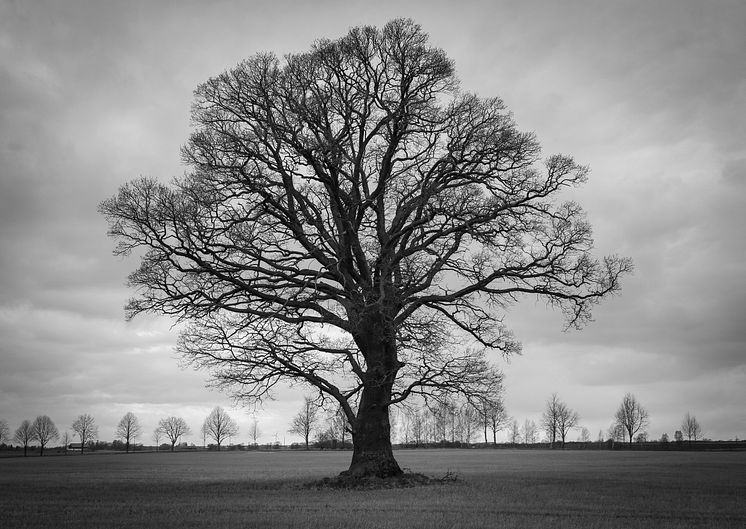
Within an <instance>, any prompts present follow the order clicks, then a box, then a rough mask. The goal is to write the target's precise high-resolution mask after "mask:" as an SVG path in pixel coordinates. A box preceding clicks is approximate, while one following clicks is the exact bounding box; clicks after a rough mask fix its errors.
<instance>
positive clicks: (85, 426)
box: [72, 413, 98, 455]
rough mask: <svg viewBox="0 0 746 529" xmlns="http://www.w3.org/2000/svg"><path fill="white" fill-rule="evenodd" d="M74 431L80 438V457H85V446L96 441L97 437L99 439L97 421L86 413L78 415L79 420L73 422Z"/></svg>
mask: <svg viewBox="0 0 746 529" xmlns="http://www.w3.org/2000/svg"><path fill="white" fill-rule="evenodd" d="M72 429H73V431H74V432H75V433H76V434H78V437H79V438H80V455H83V451H84V450H85V445H86V444H88V443H90V442H92V441H94V440H95V439H96V437H98V426H96V421H95V420H94V419H93V417H91V416H90V415H88V414H87V413H84V414H83V415H78V418H77V419H75V421H73V424H72Z"/></svg>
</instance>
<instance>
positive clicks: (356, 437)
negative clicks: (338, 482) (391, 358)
mask: <svg viewBox="0 0 746 529" xmlns="http://www.w3.org/2000/svg"><path fill="white" fill-rule="evenodd" d="M390 397H391V386H390V385H387V386H384V387H381V386H378V387H369V386H366V387H365V388H364V389H363V393H362V396H361V398H360V407H359V409H358V414H357V421H356V422H357V424H356V428H355V430H354V431H353V433H352V446H353V451H352V462H351V463H350V468H349V470H347V471H346V472H343V474H345V475H349V476H354V477H365V476H377V477H379V478H388V477H393V476H399V475H401V474H402V473H403V472H402V470H401V468H400V467H399V464H398V463H397V462H396V459H394V452H393V448H392V446H391V423H390V422H389V409H388V406H387V403H388V400H389V398H390Z"/></svg>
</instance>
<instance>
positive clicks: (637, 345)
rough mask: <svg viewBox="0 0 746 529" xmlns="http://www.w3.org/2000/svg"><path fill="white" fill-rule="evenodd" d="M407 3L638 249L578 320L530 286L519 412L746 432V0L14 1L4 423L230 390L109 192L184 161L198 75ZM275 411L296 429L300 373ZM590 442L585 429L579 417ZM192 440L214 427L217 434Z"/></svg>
mask: <svg viewBox="0 0 746 529" xmlns="http://www.w3.org/2000/svg"><path fill="white" fill-rule="evenodd" d="M402 16H404V17H411V18H413V19H414V20H415V21H416V22H418V23H419V24H421V25H422V27H423V28H424V30H425V31H427V32H428V33H429V34H430V37H431V42H432V43H433V44H434V45H436V46H439V47H441V48H443V49H444V50H445V51H446V52H447V53H448V55H449V56H450V57H451V58H452V59H453V60H454V61H455V64H456V69H457V72H458V75H459V78H460V79H461V83H462V88H463V89H464V90H467V91H472V92H476V93H478V94H479V95H481V96H485V97H487V96H500V97H502V98H503V99H504V101H505V102H506V104H507V106H508V108H509V109H510V110H511V111H512V112H513V113H514V116H515V119H516V121H517V123H518V125H519V127H520V128H521V129H523V130H529V131H534V132H535V133H536V134H537V136H538V138H539V140H540V142H541V143H542V145H543V148H544V153H545V154H547V155H549V154H552V153H555V152H562V153H565V154H571V155H573V156H575V158H576V159H577V160H578V161H580V162H581V163H584V164H587V165H589V166H590V168H591V171H592V173H591V176H590V181H589V183H588V184H587V185H585V186H584V187H583V188H582V189H580V190H578V191H577V192H576V193H574V197H573V198H574V199H576V200H578V201H580V202H581V204H582V205H583V206H584V207H585V208H586V210H587V212H588V215H589V219H590V221H591V223H592V224H593V226H594V234H595V238H596V247H597V252H598V254H599V256H600V255H603V254H608V253H619V254H621V255H624V256H629V257H631V258H632V259H633V260H634V262H635V266H636V270H635V274H634V275H633V276H631V277H629V278H627V279H626V281H625V282H624V285H623V291H622V295H621V296H619V297H616V298H613V299H609V300H607V301H606V302H605V303H603V304H602V305H601V306H600V307H598V308H597V309H596V311H595V319H596V321H595V322H594V323H593V324H591V325H590V326H589V327H588V328H586V329H585V330H583V331H582V332H568V333H563V332H562V328H563V321H562V317H561V315H560V314H558V313H554V312H551V311H548V310H546V309H545V308H544V306H543V305H542V304H536V303H535V301H534V300H527V301H526V302H525V303H523V304H522V305H520V306H519V307H517V308H516V309H515V310H514V311H512V312H511V313H510V314H509V315H508V317H507V320H506V321H507V322H508V323H509V324H510V325H511V326H512V328H513V329H514V331H515V332H516V335H517V336H518V337H519V338H520V339H521V340H522V342H523V346H524V353H523V355H522V356H520V357H517V358H514V359H512V360H511V361H510V362H509V363H506V362H505V361H503V360H502V359H499V358H497V357H496V361H497V363H498V365H499V367H501V369H503V371H504V372H505V375H506V404H507V408H508V412H509V413H510V414H511V415H513V416H514V417H515V418H516V419H518V420H519V421H520V422H522V421H523V420H524V419H526V418H530V419H533V420H535V421H536V422H537V423H538V421H539V420H540V416H541V411H542V408H543V406H544V402H545V401H546V399H547V398H548V397H549V395H550V394H551V393H552V392H555V391H556V392H557V393H558V394H559V396H560V398H561V399H562V400H564V401H565V402H567V403H568V404H569V405H570V406H571V407H573V408H574V409H575V410H577V411H578V412H579V413H580V416H581V424H582V425H584V426H586V427H587V428H588V429H589V430H590V431H591V436H592V437H593V438H594V439H595V438H596V436H597V434H598V431H599V430H601V429H603V430H604V431H606V430H607V428H608V426H609V424H610V423H611V420H612V416H613V414H614V411H615V409H616V407H617V406H618V404H619V402H620V401H621V399H622V397H623V396H624V394H625V393H626V392H632V393H634V394H635V395H636V396H637V397H638V399H639V400H640V402H641V403H642V404H643V405H644V406H646V407H647V408H648V410H649V412H650V426H649V428H648V432H649V434H650V436H651V437H652V438H658V437H660V436H661V434H662V433H664V432H667V433H668V434H669V436H671V437H673V433H674V431H675V430H676V429H679V425H680V423H681V419H682V418H683V416H684V414H685V413H686V412H687V411H689V412H691V413H693V414H694V415H696V417H697V418H698V420H699V422H700V423H701V424H702V426H703V428H704V432H705V435H706V436H707V437H712V438H715V439H731V438H736V437H738V438H741V439H742V438H744V437H746V406H744V404H743V403H744V402H746V236H744V228H745V227H746V61H745V60H744V57H746V31H744V21H746V4H745V3H744V2H743V1H742V0H734V1H721V0H714V1H713V0H708V1H704V0H700V1H684V0H670V1H650V0H639V1H609V2H602V1H588V2H577V1H562V2H559V1H558V2H549V1H546V2H531V1H527V2H526V1H524V2H508V1H495V0H491V1H482V2H471V1H466V0H461V1H459V2H455V1H449V2H438V1H432V0H428V1H422V2H406V1H402V0H399V1H394V2H389V1H384V0H376V1H370V0H367V1H364V2H355V1H349V0H347V1H336V0H329V1H314V2H289V1H283V0H271V1H266V2H260V1H244V2H240V1H216V2H204V1H200V2H160V3H159V2H155V1H144V2H136V1H130V2H115V1H94V0H91V1H88V2H83V1H73V0H65V1H53V0H49V1H39V0H35V1H33V2H27V1H18V2H14V1H11V0H0V419H4V420H5V421H7V422H8V424H9V426H10V428H11V430H15V428H16V427H17V426H18V425H19V424H20V422H21V421H22V420H23V419H25V418H29V419H33V418H34V417H35V416H36V415H39V414H46V415H49V416H50V417H51V418H52V419H53V420H54V421H55V422H56V424H57V426H58V428H59V429H60V431H61V432H63V431H65V430H68V431H70V430H71V429H70V425H71V423H72V422H73V420H74V418H75V417H76V416H78V415H79V414H82V413H90V414H91V415H93V416H94V417H95V419H96V421H97V423H98V425H99V437H100V438H101V439H104V440H111V439H113V438H114V430H115V427H116V424H117V422H118V421H119V419H120V418H121V416H122V415H123V414H124V413H126V412H127V411H133V412H135V414H136V415H138V416H139V417H140V420H141V422H142V423H143V426H144V429H145V432H146V433H145V434H144V435H143V438H142V440H143V441H145V442H148V441H150V432H152V429H153V428H154V427H155V426H156V423H157V421H158V419H159V418H161V417H165V416H168V415H179V416H183V417H185V418H186V419H187V421H188V422H189V424H190V425H191V427H192V430H193V431H195V432H197V431H198V430H199V427H200V425H201V423H202V420H203V419H204V417H205V415H206V414H207V413H208V412H209V410H210V409H211V408H212V407H214V406H216V405H222V406H224V407H225V408H226V409H228V410H229V412H230V413H231V414H232V415H233V416H234V418H235V419H236V420H237V421H238V422H239V425H240V427H241V430H242V434H241V436H240V439H237V441H243V442H248V440H249V435H248V423H249V413H250V412H251V410H247V409H245V408H241V407H233V404H232V401H231V400H230V399H229V398H228V397H227V396H225V395H223V394H221V393H219V392H217V391H215V390H210V389H206V388H205V381H206V373H200V372H194V371H191V370H188V369H182V368H181V367H180V365H179V359H178V358H177V357H176V356H175V355H174V353H173V351H172V347H173V345H174V342H175V339H176V336H175V333H174V332H173V331H171V330H170V323H171V322H169V321H168V320H165V319H157V318H152V319H148V318H140V319H137V320H135V321H133V322H131V323H125V322H124V315H123V310H122V307H123V305H124V304H125V302H126V300H127V298H128V297H129V296H130V295H131V294H132V293H131V292H128V290H127V288H126V287H125V286H124V282H125V280H126V276H127V274H128V272H130V271H132V270H133V269H134V268H135V267H136V266H137V262H136V261H135V260H122V259H119V258H115V257H113V256H112V253H111V251H112V249H113V246H114V242H113V241H112V240H110V239H108V238H107V236H106V229H107V226H106V222H105V221H104V219H103V218H102V217H101V216H100V215H98V214H97V212H96V207H97V205H98V204H99V202H101V201H102V200H104V199H106V198H108V197H109V196H111V195H113V194H114V193H115V192H116V190H117V188H118V187H119V186H120V185H122V184H123V183H125V182H127V181H128V180H131V179H133V178H136V177H138V176H141V175H145V176H153V177H157V178H159V179H162V180H163V181H167V180H169V179H170V178H171V177H173V176H176V175H180V174H182V173H183V172H184V170H185V167H183V166H182V165H181V164H180V160H179V147H180V145H181V144H182V143H184V142H185V140H186V138H187V135H188V133H189V108H190V104H191V100H192V91H193V90H194V89H195V88H196V86H197V85H198V84H199V83H201V82H203V81H205V80H207V79H208V78H209V77H211V76H214V75H216V74H218V73H220V72H222V71H223V70H225V69H227V68H229V67H232V66H234V65H235V64H236V63H237V62H238V61H240V60H241V59H243V58H246V57H249V56H251V55H253V54H254V53H256V52H258V51H266V50H269V51H274V52H276V53H277V54H278V55H282V54H284V53H288V52H296V51H298V52H300V51H306V50H307V49H308V48H309V46H310V44H311V43H312V42H313V41H314V40H315V39H317V38H321V37H330V38H335V37H338V36H341V35H343V34H344V33H346V32H347V30H348V29H349V28H350V27H352V26H357V25H362V24H372V25H378V26H381V25H383V24H384V23H385V22H386V21H388V20H390V19H391V18H395V17H402ZM277 397H278V398H277V400H275V401H272V402H268V403H266V405H265V406H264V407H263V408H262V409H259V410H256V413H257V416H258V417H259V427H260V429H261V431H262V441H264V442H266V441H269V440H274V439H275V436H277V438H278V439H279V440H280V441H282V440H283V439H285V440H286V441H287V442H290V441H291V440H294V438H293V437H292V436H291V435H290V434H288V433H287V432H286V431H287V429H288V426H289V420H290V416H291V415H292V414H293V413H295V411H297V409H298V408H299V406H300V401H301V399H302V390H297V391H290V392H281V393H279V394H278V395H277ZM571 437H572V438H573V439H574V438H575V437H577V435H576V434H575V433H573V434H571ZM187 440H188V441H191V442H195V443H200V442H201V440H200V439H199V438H198V435H193V436H192V437H190V438H188V439H187Z"/></svg>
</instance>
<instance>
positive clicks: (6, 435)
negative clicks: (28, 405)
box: [0, 420, 10, 445]
mask: <svg viewBox="0 0 746 529" xmlns="http://www.w3.org/2000/svg"><path fill="white" fill-rule="evenodd" d="M7 441H10V428H9V427H8V423H7V422H5V421H3V420H0V445H4V444H5V443H6V442H7Z"/></svg>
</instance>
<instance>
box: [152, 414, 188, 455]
mask: <svg viewBox="0 0 746 529" xmlns="http://www.w3.org/2000/svg"><path fill="white" fill-rule="evenodd" d="M156 432H160V433H161V434H163V435H165V436H166V437H167V438H168V440H169V441H170V442H171V451H172V452H173V451H174V446H176V443H177V442H179V439H181V438H182V437H183V436H185V435H189V434H190V433H192V430H191V428H189V425H188V424H187V422H186V421H185V420H184V419H182V418H181V417H174V416H171V417H166V418H165V419H161V420H160V421H158V427H157V428H156ZM154 436H155V434H154ZM156 442H158V441H156Z"/></svg>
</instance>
